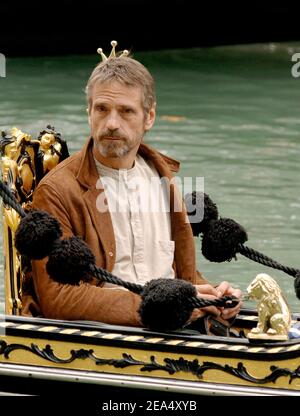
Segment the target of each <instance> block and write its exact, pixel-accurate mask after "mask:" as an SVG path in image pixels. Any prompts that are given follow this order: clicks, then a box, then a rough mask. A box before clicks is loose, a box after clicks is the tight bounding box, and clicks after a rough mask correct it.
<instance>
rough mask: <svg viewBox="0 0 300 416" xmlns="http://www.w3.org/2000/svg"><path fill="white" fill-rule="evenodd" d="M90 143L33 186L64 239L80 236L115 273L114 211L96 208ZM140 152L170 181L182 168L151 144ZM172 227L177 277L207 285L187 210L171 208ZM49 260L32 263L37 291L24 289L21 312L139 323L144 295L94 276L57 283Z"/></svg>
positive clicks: (39, 204) (37, 205)
mask: <svg viewBox="0 0 300 416" xmlns="http://www.w3.org/2000/svg"><path fill="white" fill-rule="evenodd" d="M92 147H93V139H92V138H90V139H89V140H88V141H87V143H86V145H85V146H84V148H83V149H82V150H81V151H79V152H77V153H76V154H74V155H72V156H71V157H69V158H68V159H66V160H65V161H63V162H61V163H60V164H59V165H58V166H57V167H56V168H55V169H53V170H52V171H51V172H50V173H48V174H47V175H46V176H45V178H44V179H43V180H42V181H41V182H40V184H39V186H38V187H37V189H36V190H35V193H34V199H33V207H34V208H38V209H43V210H45V211H47V212H49V213H50V214H52V215H54V216H55V217H56V218H57V219H58V220H59V221H60V223H61V226H62V230H63V234H64V237H68V236H71V235H78V236H80V237H82V238H83V239H84V240H85V241H86V242H87V244H88V245H89V247H90V248H91V250H92V251H93V253H94V255H95V257H96V264H97V266H99V267H102V268H105V269H107V270H109V271H112V270H113V267H114V262H115V254H116V245H115V238H114V231H113V226H112V222H111V216H110V213H109V212H108V211H107V212H99V210H97V208H96V199H97V197H98V196H99V195H100V193H101V192H103V190H101V189H100V190H99V189H97V188H96V183H97V181H98V180H99V176H98V173H97V169H96V166H95V162H94V159H93V154H92ZM139 154H140V155H141V156H142V157H143V158H144V159H145V160H147V159H148V160H150V161H152V163H153V164H154V166H155V167H156V169H157V171H158V172H159V174H160V176H161V177H167V178H169V179H171V178H172V177H173V174H172V171H173V172H177V171H178V170H179V162H177V161H175V160H173V159H171V158H169V157H167V156H165V155H162V154H160V153H159V152H157V151H156V150H154V149H153V148H151V147H150V146H147V145H145V144H141V146H140V148H139ZM98 188H99V186H98ZM170 192H171V194H170V196H171V199H170V200H171V201H172V200H174V199H172V197H174V192H176V190H174V188H173V187H171V190H170ZM171 205H172V203H171ZM171 230H172V240H174V241H175V255H174V265H173V267H174V270H175V274H176V276H177V277H179V278H181V279H185V280H189V281H191V282H192V283H193V284H196V283H197V284H202V283H206V281H205V280H204V279H203V278H202V277H201V274H200V273H198V272H197V271H196V261H195V245H194V239H193V235H192V230H191V226H190V224H189V223H188V222H186V213H185V211H184V212H174V210H172V206H171ZM46 261H47V259H44V260H40V261H34V262H32V277H33V286H32V287H33V290H32V291H31V293H28V292H27V293H26V292H24V293H23V308H22V314H23V315H26V316H30V315H31V316H32V315H33V316H43V317H46V318H54V319H67V320H79V319H81V320H97V321H102V322H106V323H110V324H116V325H130V326H140V325H141V322H140V319H139V315H138V312H137V310H138V308H139V304H140V296H138V295H136V294H134V293H132V292H129V291H126V290H123V289H113V290H112V289H110V288H103V287H101V285H99V283H98V284H97V282H96V280H95V281H93V282H92V284H89V283H81V284H80V285H79V286H72V285H64V284H59V283H56V282H54V281H53V280H52V279H51V278H50V277H49V276H48V274H47V272H46V270H45V264H46ZM158 261H159V259H158ZM120 277H122V276H120Z"/></svg>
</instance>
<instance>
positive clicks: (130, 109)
mask: <svg viewBox="0 0 300 416" xmlns="http://www.w3.org/2000/svg"><path fill="white" fill-rule="evenodd" d="M124 113H126V114H131V113H133V109H132V108H124Z"/></svg>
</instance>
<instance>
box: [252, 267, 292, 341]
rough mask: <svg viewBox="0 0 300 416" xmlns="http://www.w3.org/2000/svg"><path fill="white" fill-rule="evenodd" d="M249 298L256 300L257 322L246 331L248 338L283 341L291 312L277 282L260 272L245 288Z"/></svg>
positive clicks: (286, 337) (286, 336)
mask: <svg viewBox="0 0 300 416" xmlns="http://www.w3.org/2000/svg"><path fill="white" fill-rule="evenodd" d="M247 292H248V295H249V298H250V299H251V298H252V299H256V300H258V304H257V311H258V324H257V326H256V327H255V328H253V329H252V330H251V331H250V332H249V333H248V335H247V336H248V338H250V339H265V340H270V341H271V340H274V341H284V340H286V339H288V332H289V328H290V324H291V313H290V309H289V306H288V304H287V302H286V300H285V299H284V296H283V294H282V292H281V289H280V287H279V285H278V284H277V282H276V281H275V280H274V279H273V278H272V277H271V276H269V275H268V274H265V273H260V274H258V275H257V276H256V277H255V279H254V280H253V281H252V282H251V284H250V285H249V286H248V288H247Z"/></svg>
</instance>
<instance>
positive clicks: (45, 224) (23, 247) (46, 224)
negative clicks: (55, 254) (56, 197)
mask: <svg viewBox="0 0 300 416" xmlns="http://www.w3.org/2000/svg"><path fill="white" fill-rule="evenodd" d="M61 236H62V230H61V227H60V223H59V221H58V220H57V219H56V218H54V217H52V215H50V214H48V213H47V212H45V211H41V210H36V211H31V212H30V213H29V214H27V215H26V217H24V218H22V219H21V221H20V224H19V226H18V228H17V231H16V234H15V247H16V249H17V250H18V252H19V253H20V254H24V255H25V256H27V257H29V258H30V259H34V260H40V259H43V258H44V257H47V256H48V255H49V253H50V252H51V250H52V248H53V245H54V243H55V241H57V240H58V239H59V238H60V237H61Z"/></svg>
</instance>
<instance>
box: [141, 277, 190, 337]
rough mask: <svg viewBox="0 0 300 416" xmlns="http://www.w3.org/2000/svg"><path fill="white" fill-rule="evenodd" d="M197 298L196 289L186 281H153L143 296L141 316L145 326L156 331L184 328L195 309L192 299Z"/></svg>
mask: <svg viewBox="0 0 300 416" xmlns="http://www.w3.org/2000/svg"><path fill="white" fill-rule="evenodd" d="M195 296H196V289H195V287H194V286H193V285H192V284H191V283H189V282H187V281H185V280H180V279H153V280H151V281H150V282H148V283H146V285H145V287H144V290H143V292H142V294H141V297H142V302H141V305H140V308H139V314H140V317H141V319H142V322H143V324H144V325H145V327H147V328H149V329H153V330H156V331H159V330H161V331H173V330H176V329H180V328H182V327H183V326H184V325H185V324H186V322H187V321H188V320H189V318H190V316H191V313H192V311H193V309H194V307H193V306H192V305H191V302H190V298H191V297H195Z"/></svg>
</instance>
